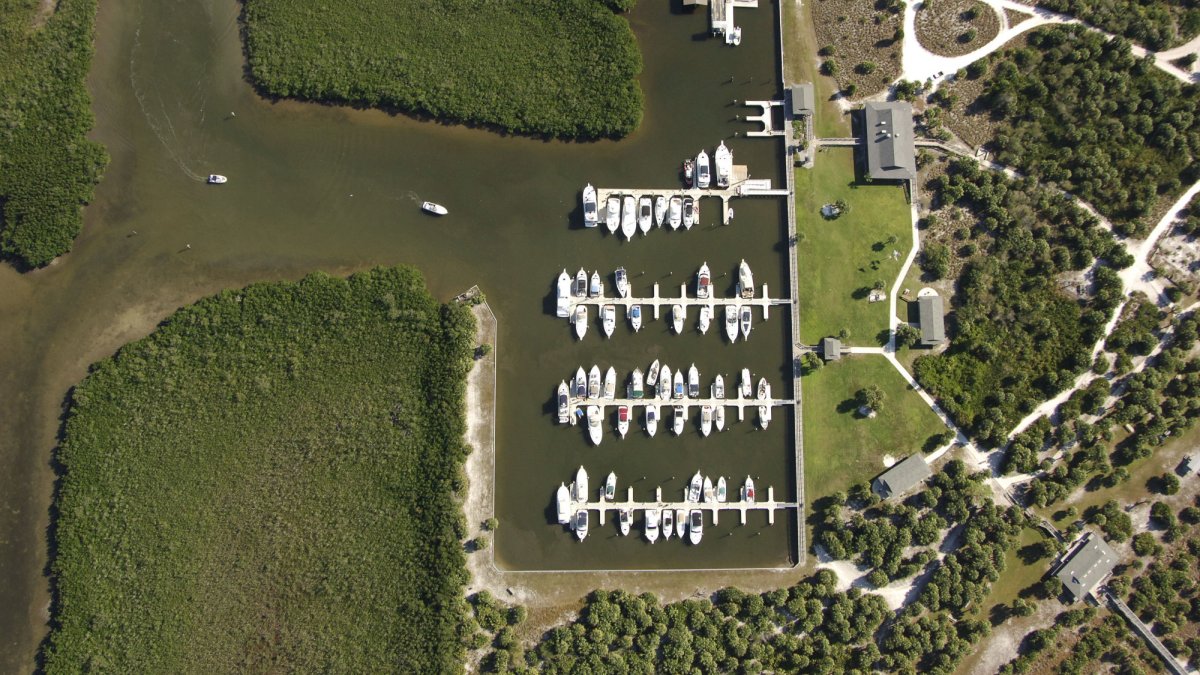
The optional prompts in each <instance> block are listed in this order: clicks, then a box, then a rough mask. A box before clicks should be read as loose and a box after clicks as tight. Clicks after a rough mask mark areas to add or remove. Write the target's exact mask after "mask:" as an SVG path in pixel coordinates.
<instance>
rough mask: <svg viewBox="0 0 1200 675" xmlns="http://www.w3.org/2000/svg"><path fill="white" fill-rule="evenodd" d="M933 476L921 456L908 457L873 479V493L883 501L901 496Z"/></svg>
mask: <svg viewBox="0 0 1200 675" xmlns="http://www.w3.org/2000/svg"><path fill="white" fill-rule="evenodd" d="M931 475H933V472H931V471H930V470H929V463H928V462H926V461H925V458H924V457H922V456H921V455H909V456H908V457H907V458H905V459H904V460H903V461H901V462H897V463H896V464H895V465H894V466H892V468H890V469H888V470H887V471H885V472H884V473H883V475H881V476H880V477H878V478H876V479H875V484H874V486H873V487H874V489H875V493H876V494H878V495H879V496H880V497H883V498H884V499H891V498H892V497H895V496H898V495H902V494H904V493H905V492H908V491H909V490H911V489H913V488H914V487H916V486H917V485H919V484H920V483H921V481H924V480H925V479H926V478H929V477H930V476H931Z"/></svg>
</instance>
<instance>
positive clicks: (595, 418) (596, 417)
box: [587, 405, 604, 445]
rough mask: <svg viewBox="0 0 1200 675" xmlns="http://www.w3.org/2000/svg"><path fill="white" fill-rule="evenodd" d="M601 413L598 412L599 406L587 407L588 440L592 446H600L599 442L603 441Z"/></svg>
mask: <svg viewBox="0 0 1200 675" xmlns="http://www.w3.org/2000/svg"><path fill="white" fill-rule="evenodd" d="M601 417H603V413H601V412H600V406H598V405H589V406H588V408H587V423H588V438H590V439H591V440H592V445H600V441H601V440H603V439H604V429H603V428H601V426H600V423H601V422H602V421H603V420H601Z"/></svg>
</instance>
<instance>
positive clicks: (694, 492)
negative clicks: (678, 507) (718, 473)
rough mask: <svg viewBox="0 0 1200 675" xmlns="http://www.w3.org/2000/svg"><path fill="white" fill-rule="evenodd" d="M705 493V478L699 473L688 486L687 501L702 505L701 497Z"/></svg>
mask: <svg viewBox="0 0 1200 675" xmlns="http://www.w3.org/2000/svg"><path fill="white" fill-rule="evenodd" d="M703 491H704V476H701V475H700V472H699V471H697V472H696V475H695V476H692V482H691V484H689V485H688V493H687V501H689V502H691V503H693V504H699V503H700V495H701V494H703Z"/></svg>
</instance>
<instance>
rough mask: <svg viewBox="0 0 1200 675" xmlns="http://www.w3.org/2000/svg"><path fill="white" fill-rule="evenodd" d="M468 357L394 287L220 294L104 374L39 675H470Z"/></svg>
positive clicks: (448, 321)
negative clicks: (282, 674) (465, 621)
mask: <svg viewBox="0 0 1200 675" xmlns="http://www.w3.org/2000/svg"><path fill="white" fill-rule="evenodd" d="M473 341H474V326H473V319H472V317H471V315H470V313H469V312H468V311H467V310H466V309H465V308H464V307H461V306H442V305H439V304H438V303H437V302H436V301H435V300H434V299H433V298H431V297H430V296H429V294H428V292H427V291H426V290H425V287H424V282H423V280H422V278H421V276H420V275H419V274H418V273H417V272H415V271H413V270H411V269H407V268H395V269H379V270H374V271H372V272H368V273H363V274H360V275H356V276H354V277H351V278H350V279H349V280H345V279H335V278H332V277H329V276H327V275H322V274H317V275H313V276H310V277H308V278H306V279H304V280H303V281H300V282H297V283H278V284H258V285H255V286H251V287H249V288H246V289H244V290H240V291H226V292H224V293H221V294H220V295H217V296H215V297H212V298H209V299H206V300H202V301H200V302H199V303H197V304H195V305H192V306H190V307H187V308H184V309H182V310H180V311H179V312H177V313H176V314H175V315H174V316H172V317H171V318H169V319H168V320H167V321H166V322H165V323H164V324H163V325H161V326H160V327H159V328H158V329H157V330H156V331H155V332H154V333H153V334H151V335H150V336H149V337H147V338H144V339H142V340H139V341H137V342H134V343H131V344H129V345H127V346H125V347H124V348H122V349H121V351H120V352H119V353H118V354H117V355H116V356H115V357H113V358H111V359H108V360H106V361H102V362H100V363H98V364H96V366H95V367H94V368H93V370H92V373H91V374H90V375H89V376H88V377H87V379H86V380H84V381H83V382H82V383H81V384H80V385H79V386H78V387H77V388H76V389H75V390H74V392H73V394H72V397H71V407H70V412H69V415H68V418H67V423H66V428H65V437H64V441H63V443H62V446H61V449H60V451H59V453H58V459H59V460H60V461H61V463H62V467H63V478H62V484H61V490H60V492H59V494H58V495H57V499H56V503H55V506H56V513H57V514H58V515H57V518H56V525H55V528H56V529H55V536H54V537H53V540H54V542H55V545H54V549H55V553H56V554H55V555H54V558H53V563H52V565H53V576H54V584H55V590H56V596H55V603H54V607H53V627H52V633H51V636H50V638H49V641H48V644H47V646H46V649H45V660H46V671H47V672H51V673H56V672H80V671H83V670H89V669H100V670H107V671H111V672H235V671H309V672H311V671H341V672H375V671H384V670H389V671H390V670H398V671H402V672H450V671H456V670H459V669H460V668H461V662H462V654H463V652H462V647H461V645H460V642H459V640H458V639H457V635H456V631H457V630H458V628H459V626H460V623H461V619H462V616H463V609H464V607H463V600H462V593H463V586H464V584H465V581H466V572H465V569H464V560H463V555H464V554H463V549H462V545H461V543H460V535H461V533H462V532H463V531H464V529H465V527H464V524H463V522H462V514H461V511H460V510H459V507H458V504H457V502H456V500H455V498H454V493H455V491H456V490H458V489H461V488H462V485H461V482H462V478H461V463H462V460H463V459H464V458H465V456H466V453H467V448H466V447H465V446H464V443H463V440H462V437H463V432H464V427H465V422H464V419H463V417H464V402H463V391H464V390H463V387H464V382H465V376H466V372H467V370H468V369H469V368H470V363H471V354H472V350H473Z"/></svg>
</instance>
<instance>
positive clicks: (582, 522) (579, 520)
mask: <svg viewBox="0 0 1200 675" xmlns="http://www.w3.org/2000/svg"><path fill="white" fill-rule="evenodd" d="M587 535H588V512H587V509H579V512H578V513H576V514H575V537H576V538H578V539H579V541H583V540H584V539H587Z"/></svg>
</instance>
